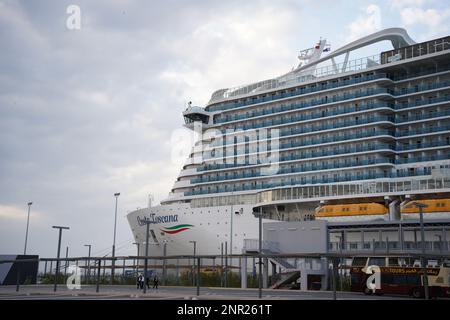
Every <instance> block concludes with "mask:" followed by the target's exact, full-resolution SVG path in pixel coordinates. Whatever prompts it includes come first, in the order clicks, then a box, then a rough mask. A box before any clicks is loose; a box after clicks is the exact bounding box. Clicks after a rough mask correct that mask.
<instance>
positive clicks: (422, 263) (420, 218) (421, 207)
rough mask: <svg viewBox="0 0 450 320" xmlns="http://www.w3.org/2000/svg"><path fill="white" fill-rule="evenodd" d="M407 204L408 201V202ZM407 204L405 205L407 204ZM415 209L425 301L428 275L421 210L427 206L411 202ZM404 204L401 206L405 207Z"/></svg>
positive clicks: (427, 291)
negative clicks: (417, 210)
mask: <svg viewBox="0 0 450 320" xmlns="http://www.w3.org/2000/svg"><path fill="white" fill-rule="evenodd" d="M408 202H409V201H408ZM408 202H407V203H408ZM412 204H413V205H414V206H416V208H418V209H419V223H420V237H421V247H422V250H421V251H422V255H421V257H420V264H421V265H422V273H423V274H422V279H423V286H424V291H425V299H426V300H428V298H429V296H430V295H429V290H428V289H429V288H428V275H427V266H426V264H425V253H426V251H425V229H424V225H423V208H426V207H428V205H426V204H424V203H420V202H417V201H413V203H412ZM405 205H406V203H405V204H404V205H403V206H405Z"/></svg>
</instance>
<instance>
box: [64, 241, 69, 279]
mask: <svg viewBox="0 0 450 320" xmlns="http://www.w3.org/2000/svg"><path fill="white" fill-rule="evenodd" d="M68 257H69V246H66V259H67V258H68ZM68 267H69V261H67V260H66V262H65V263H64V281H66V277H67V268H68Z"/></svg>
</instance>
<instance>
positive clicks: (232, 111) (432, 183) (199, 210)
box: [127, 28, 450, 255]
mask: <svg viewBox="0 0 450 320" xmlns="http://www.w3.org/2000/svg"><path fill="white" fill-rule="evenodd" d="M382 41H385V42H386V41H387V42H388V43H390V44H391V45H392V49H391V50H388V51H383V52H380V53H378V54H376V55H373V56H370V57H366V58H357V59H350V57H351V55H352V53H354V51H356V50H358V49H364V48H365V47H368V46H370V45H372V44H378V43H380V42H382ZM298 58H299V60H300V63H299V65H298V66H297V67H296V68H294V69H293V70H292V71H290V72H288V73H286V74H284V75H281V76H279V77H276V78H273V79H269V80H264V81H260V82H256V83H252V84H248V85H242V86H239V87H234V88H227V89H220V90H217V91H215V92H214V93H213V94H212V96H211V99H210V101H209V102H208V103H207V105H205V106H194V105H192V104H189V106H188V108H187V109H186V110H185V111H184V112H183V117H184V126H186V127H187V128H189V129H192V130H195V131H196V132H198V133H199V134H200V137H201V138H200V139H199V140H198V141H197V142H196V144H195V146H194V147H193V149H192V152H191V154H190V156H189V157H188V159H187V161H186V162H185V164H184V165H183V167H182V170H181V172H180V174H179V176H178V178H177V180H176V182H175V184H174V185H173V189H172V190H171V192H170V193H169V196H168V198H167V199H165V200H164V201H162V202H161V204H160V205H158V206H150V207H148V208H143V209H139V210H135V211H133V212H130V213H129V214H128V215H127V219H128V221H129V224H130V227H131V229H132V232H133V235H134V237H135V241H136V242H137V243H140V244H144V243H145V241H146V240H145V238H146V224H147V223H149V225H150V229H149V230H150V240H149V244H150V246H149V255H163V248H165V252H164V254H167V255H180V254H192V253H193V250H195V249H194V246H193V244H194V242H195V244H196V250H197V251H196V253H197V254H214V255H219V254H220V253H221V251H222V249H223V244H224V243H226V244H227V248H228V249H227V250H228V252H227V253H228V254H239V253H241V252H242V250H243V248H244V243H245V241H246V240H248V239H256V238H258V219H257V218H256V215H255V212H261V213H262V214H263V222H267V221H309V220H314V219H325V220H329V221H341V222H343V223H346V222H348V223H355V222H357V221H391V220H397V221H401V220H405V219H417V214H418V212H417V209H416V208H411V207H410V208H407V207H405V208H404V207H402V206H401V204H402V203H404V201H405V197H413V198H417V199H424V200H426V201H428V202H429V206H428V208H427V209H425V213H424V216H425V219H440V218H446V219H447V218H449V212H450V177H449V173H450V168H449V166H450V36H448V37H444V38H439V39H433V40H429V41H426V42H422V43H416V42H415V41H413V40H412V39H411V37H410V36H409V35H408V33H407V32H406V30H404V29H402V28H389V29H385V30H382V31H379V32H376V33H373V34H371V35H368V36H365V37H363V38H361V39H358V40H356V41H353V42H351V43H349V44H347V45H345V46H343V47H341V48H339V49H336V50H330V45H329V44H328V43H327V41H326V40H324V39H321V40H320V41H319V42H318V43H316V44H314V45H313V46H312V47H311V48H308V49H306V50H303V51H301V52H300V54H299V56H298ZM141 248H143V246H141ZM141 250H142V249H141ZM141 254H143V252H142V251H141Z"/></svg>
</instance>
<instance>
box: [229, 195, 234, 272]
mask: <svg viewBox="0 0 450 320" xmlns="http://www.w3.org/2000/svg"><path fill="white" fill-rule="evenodd" d="M233 203H234V194H233V191H231V212H230V215H231V217H230V266H233V259H232V258H231V256H232V255H233V215H234V214H233V211H234V210H233Z"/></svg>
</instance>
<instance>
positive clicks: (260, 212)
mask: <svg viewBox="0 0 450 320" xmlns="http://www.w3.org/2000/svg"><path fill="white" fill-rule="evenodd" d="M258 222H259V228H258V229H259V237H258V253H259V258H258V264H259V266H258V269H259V279H258V280H259V281H258V298H259V299H261V298H262V284H263V279H262V258H261V254H262V207H260V208H259V215H258Z"/></svg>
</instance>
